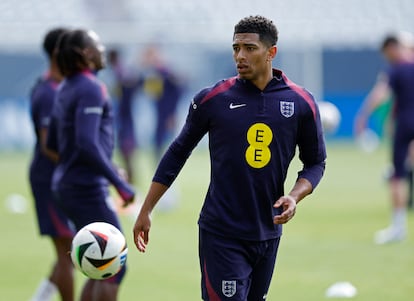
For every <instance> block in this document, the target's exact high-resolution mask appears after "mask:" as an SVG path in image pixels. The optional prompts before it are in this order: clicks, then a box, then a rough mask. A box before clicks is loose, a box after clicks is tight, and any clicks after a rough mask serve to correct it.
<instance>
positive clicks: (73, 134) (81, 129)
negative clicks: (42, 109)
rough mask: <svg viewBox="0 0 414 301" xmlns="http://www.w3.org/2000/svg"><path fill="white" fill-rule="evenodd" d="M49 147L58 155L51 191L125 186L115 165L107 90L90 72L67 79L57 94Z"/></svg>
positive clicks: (110, 109) (111, 121)
mask: <svg viewBox="0 0 414 301" xmlns="http://www.w3.org/2000/svg"><path fill="white" fill-rule="evenodd" d="M48 147H49V148H51V149H54V150H56V151H57V152H58V153H59V163H58V165H57V167H56V169H55V172H54V174H53V180H52V189H53V190H58V189H59V188H70V187H73V186H78V187H79V186H81V187H82V186H83V187H88V186H96V185H104V186H106V185H108V180H109V182H111V183H112V184H114V185H115V186H122V185H124V183H123V181H122V180H121V178H120V177H119V176H118V174H117V171H116V169H115V168H114V166H113V165H112V161H111V157H112V153H113V149H114V133H113V111H112V105H111V101H110V98H109V96H108V94H107V92H106V88H105V86H104V85H103V84H102V83H101V82H100V81H99V80H98V79H97V78H96V76H95V74H93V73H92V72H90V71H84V72H82V73H78V74H76V75H73V76H70V77H68V78H66V79H65V80H64V81H63V82H62V84H61V86H60V88H59V91H58V93H57V97H56V101H55V106H54V108H53V113H52V120H51V125H50V128H49V135H48Z"/></svg>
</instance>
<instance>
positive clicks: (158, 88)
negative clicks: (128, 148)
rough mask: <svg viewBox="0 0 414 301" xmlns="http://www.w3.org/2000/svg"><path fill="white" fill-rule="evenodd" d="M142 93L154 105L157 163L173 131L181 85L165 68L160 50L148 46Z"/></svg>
mask: <svg viewBox="0 0 414 301" xmlns="http://www.w3.org/2000/svg"><path fill="white" fill-rule="evenodd" d="M143 68H144V69H145V72H144V74H145V75H144V82H143V88H144V91H145V92H147V94H149V95H150V96H151V97H152V99H153V100H154V103H155V112H156V125H155V135H154V148H155V157H156V160H157V161H158V160H159V159H160V158H161V156H162V154H163V152H164V150H165V149H164V148H165V146H166V144H167V143H168V142H170V137H171V135H172V134H173V132H174V130H175V125H176V111H177V105H178V102H179V100H180V97H181V95H182V93H183V85H182V82H181V80H179V78H178V75H177V74H175V72H173V70H172V69H171V68H168V67H167V64H166V63H165V62H164V60H163V58H162V55H161V53H160V50H159V49H158V48H157V46H155V45H150V46H149V47H148V48H147V49H146V50H145V52H144V57H143Z"/></svg>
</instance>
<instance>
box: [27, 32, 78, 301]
mask: <svg viewBox="0 0 414 301" xmlns="http://www.w3.org/2000/svg"><path fill="white" fill-rule="evenodd" d="M65 32H66V29H64V28H54V29H52V30H50V31H49V32H48V33H47V34H46V36H45V37H44V40H43V50H44V51H45V53H46V55H47V58H48V63H49V64H48V65H49V66H48V67H49V68H48V70H47V72H46V73H45V74H44V75H43V76H42V77H41V78H40V79H39V80H38V81H37V83H36V84H35V86H34V87H33V89H32V92H31V97H30V113H31V117H32V122H33V127H34V130H35V134H36V144H35V148H34V153H33V158H32V162H31V165H30V172H29V174H30V175H29V177H30V185H31V189H32V194H33V197H34V200H35V208H36V214H37V221H38V224H39V230H40V234H41V235H47V236H49V237H50V238H51V240H52V243H53V245H54V248H55V252H56V255H57V259H56V262H55V263H54V265H53V268H52V270H51V272H50V275H49V277H48V279H45V280H44V281H43V282H42V283H41V284H40V286H39V288H38V290H37V292H36V293H35V295H34V296H33V297H32V299H31V300H32V301H48V300H51V299H52V298H53V297H54V295H55V294H56V293H57V292H59V294H60V298H61V300H63V301H73V300H74V299H73V298H74V280H73V267H72V262H71V260H70V256H69V255H68V251H70V248H71V242H72V237H73V235H74V232H73V229H72V228H71V227H70V222H69V220H68V218H67V217H66V215H65V214H64V213H63V212H62V211H61V210H60V208H58V207H57V206H56V204H55V202H54V200H53V199H54V197H53V193H52V191H51V183H52V174H53V170H54V168H55V164H56V162H57V160H58V156H57V154H56V153H55V152H52V151H49V150H48V149H47V148H46V138H47V133H48V128H49V122H50V115H51V113H52V108H53V102H54V98H55V94H56V90H57V88H58V85H59V83H60V82H61V80H62V75H61V74H60V72H59V69H58V67H57V64H56V56H55V53H54V51H55V48H56V44H57V42H58V39H59V37H60V36H61V35H62V34H63V33H65Z"/></svg>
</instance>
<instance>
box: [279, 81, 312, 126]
mask: <svg viewBox="0 0 414 301" xmlns="http://www.w3.org/2000/svg"><path fill="white" fill-rule="evenodd" d="M283 79H284V80H285V82H286V84H287V85H288V86H289V87H290V88H292V89H293V90H294V91H295V92H296V93H298V94H299V95H300V96H301V97H302V98H303V99H304V100H305V101H306V102H307V103H308V105H309V106H310V108H311V110H312V113H313V118H314V119H315V120H316V106H315V103H314V102H313V101H312V99H311V97H310V96H309V95H308V94H307V93H306V92H305V91H304V90H303V89H302V88H301V87H299V86H298V85H297V84H295V83H294V82H292V81H291V80H290V79H289V78H287V77H286V75H284V74H283Z"/></svg>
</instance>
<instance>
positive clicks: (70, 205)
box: [55, 187, 126, 284]
mask: <svg viewBox="0 0 414 301" xmlns="http://www.w3.org/2000/svg"><path fill="white" fill-rule="evenodd" d="M55 193H56V200H57V203H58V204H59V206H60V207H61V208H62V210H63V211H64V212H65V213H66V215H67V216H68V217H69V218H70V219H71V221H72V222H73V223H74V225H75V227H76V230H77V231H79V230H80V229H81V228H82V227H84V226H86V225H87V224H90V223H92V222H107V223H110V224H112V225H114V226H115V227H117V228H118V229H119V230H120V231H121V232H122V228H121V223H120V221H119V219H118V216H117V214H116V211H115V207H114V205H113V203H112V201H111V199H110V196H109V191H108V189H107V187H72V188H70V189H59V190H58V191H56V192H55ZM125 269H126V266H124V267H123V268H122V270H121V271H120V272H119V273H118V274H116V275H115V276H113V277H111V278H108V279H106V280H103V281H107V282H113V283H118V284H119V283H121V281H122V279H123V277H124V274H125Z"/></svg>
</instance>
